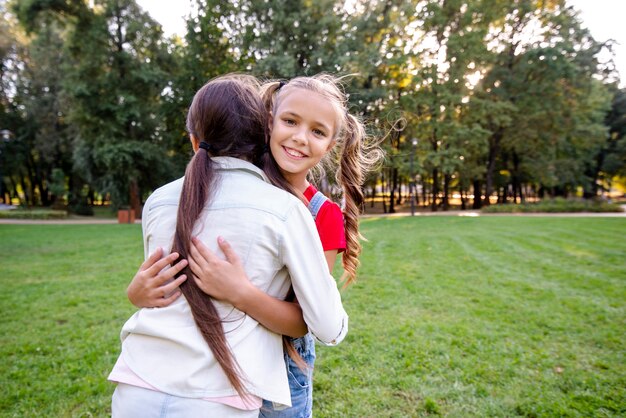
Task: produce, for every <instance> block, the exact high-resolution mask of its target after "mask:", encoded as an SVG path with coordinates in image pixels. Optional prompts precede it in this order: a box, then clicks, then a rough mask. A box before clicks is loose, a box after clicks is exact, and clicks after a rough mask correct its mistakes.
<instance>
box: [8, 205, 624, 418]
mask: <svg viewBox="0 0 626 418" xmlns="http://www.w3.org/2000/svg"><path fill="white" fill-rule="evenodd" d="M363 230H364V234H365V235H366V237H367V238H368V239H369V242H367V243H366V244H365V247H364V254H363V258H362V262H363V265H362V268H361V276H360V281H359V282H358V283H357V284H356V285H354V286H353V287H351V288H350V289H348V290H347V291H345V292H344V301H345V307H346V310H347V311H348V313H349V314H350V321H351V322H350V333H349V335H348V337H347V338H346V340H345V341H344V342H343V343H342V344H341V345H339V346H338V347H332V348H328V347H320V346H318V350H317V351H318V362H317V364H316V372H315V380H314V382H315V392H314V411H315V416H316V417H422V416H424V417H425V416H437V415H439V416H449V417H515V416H523V417H557V416H558V417H561V416H568V417H618V416H625V415H626V361H625V360H626V359H625V358H624V357H625V354H626V348H625V344H626V342H625V341H626V239H625V237H626V218H558V217H479V218H459V217H415V218H408V217H405V218H387V219H382V218H381V219H367V220H364V221H363ZM0 251H1V253H2V255H3V257H2V263H1V265H0V286H1V287H0V290H1V292H0V298H1V299H0V300H1V302H0V314H1V315H2V322H1V323H0V331H1V332H2V336H3V338H2V343H1V345H0V353H1V355H2V362H1V363H0V378H1V381H0V383H1V386H0V394H1V396H0V416H7V417H13V416H15V417H30V416H46V417H88V416H89V417H91V416H94V417H104V416H107V415H108V414H109V403H110V396H111V393H112V392H113V385H112V384H110V383H108V382H107V381H106V376H107V374H108V372H109V370H110V369H111V367H112V365H113V363H114V361H115V359H116V356H117V354H118V350H119V340H118V333H119V329H120V327H121V325H122V324H123V322H124V321H125V320H126V318H127V317H128V316H129V315H130V314H131V313H132V312H133V311H134V309H133V308H132V307H131V306H130V304H129V303H128V302H127V301H126V297H125V293H124V292H125V287H126V284H127V283H128V281H129V280H130V278H131V277H132V276H133V274H134V272H135V270H136V268H137V267H138V265H139V263H140V260H141V258H142V249H141V231H140V227H139V226H138V225H97V226H96V225H94V226H85V225H74V226H71V225H63V226H57V225H46V226H34V225H33V226H27V225H0ZM338 273H339V272H338Z"/></svg>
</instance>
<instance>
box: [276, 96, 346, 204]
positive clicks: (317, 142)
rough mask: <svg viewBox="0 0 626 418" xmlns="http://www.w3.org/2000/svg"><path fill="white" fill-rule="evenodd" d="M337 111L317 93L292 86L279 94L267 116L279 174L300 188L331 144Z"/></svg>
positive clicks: (304, 187)
mask: <svg viewBox="0 0 626 418" xmlns="http://www.w3.org/2000/svg"><path fill="white" fill-rule="evenodd" d="M336 125H337V113H336V110H335V108H334V107H333V105H332V103H331V102H330V100H328V99H327V98H325V97H324V96H322V95H321V94H319V93H316V92H313V91H310V90H306V89H302V88H293V89H289V90H287V91H285V92H284V93H283V94H282V97H281V100H280V102H279V104H278V107H277V108H276V110H275V114H274V115H271V116H270V133H271V136H270V150H271V152H272V155H273V156H274V159H275V160H276V162H277V163H278V166H279V167H280V171H281V172H282V174H283V176H284V177H285V179H287V181H289V183H291V185H292V186H294V187H295V188H296V189H298V190H300V191H302V192H303V191H304V190H305V189H306V188H307V187H308V185H309V184H308V182H307V180H306V176H307V173H308V172H309V170H310V169H311V168H313V167H314V166H315V165H316V164H317V163H319V162H320V160H321V159H322V157H324V155H326V153H327V152H328V151H330V149H331V148H332V147H333V145H334V144H335V141H334V136H335V129H336Z"/></svg>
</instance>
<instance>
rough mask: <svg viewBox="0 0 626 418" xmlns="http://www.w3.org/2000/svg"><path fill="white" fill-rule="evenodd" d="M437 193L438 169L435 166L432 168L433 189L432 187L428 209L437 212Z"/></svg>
mask: <svg viewBox="0 0 626 418" xmlns="http://www.w3.org/2000/svg"><path fill="white" fill-rule="evenodd" d="M438 194H439V170H438V169H437V168H433V189H432V195H433V200H432V202H431V203H430V210H431V211H433V212H437V195H438Z"/></svg>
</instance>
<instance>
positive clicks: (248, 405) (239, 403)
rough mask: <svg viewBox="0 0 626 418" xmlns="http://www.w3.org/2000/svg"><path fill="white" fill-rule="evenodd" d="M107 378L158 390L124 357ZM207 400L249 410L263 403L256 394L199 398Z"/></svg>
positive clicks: (118, 360)
mask: <svg viewBox="0 0 626 418" xmlns="http://www.w3.org/2000/svg"><path fill="white" fill-rule="evenodd" d="M109 380H110V381H112V382H116V383H126V384H127V385H132V386H137V387H140V388H144V389H150V390H154V391H156V392H159V390H158V389H157V388H155V387H154V386H152V385H151V384H150V383H148V382H146V381H145V380H143V379H142V378H140V377H139V376H137V375H136V374H135V373H133V371H132V370H131V369H130V368H129V367H128V366H127V365H126V363H124V358H123V357H122V356H119V357H118V359H117V362H116V363H115V367H113V371H112V372H111V374H110V375H109ZM201 399H202V400H204V401H207V402H217V403H222V404H225V405H228V406H232V407H233V408H237V409H243V410H245V411H251V410H254V409H259V408H261V406H262V405H263V400H262V399H261V398H259V397H258V396H254V395H250V398H249V399H245V398H242V397H241V396H221V397H214V398H201Z"/></svg>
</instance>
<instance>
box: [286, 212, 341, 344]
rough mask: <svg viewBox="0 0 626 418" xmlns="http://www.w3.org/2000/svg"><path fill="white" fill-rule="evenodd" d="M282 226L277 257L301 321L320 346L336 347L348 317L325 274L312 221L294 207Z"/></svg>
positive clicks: (326, 267) (330, 279)
mask: <svg viewBox="0 0 626 418" xmlns="http://www.w3.org/2000/svg"><path fill="white" fill-rule="evenodd" d="M284 227H285V228H284V231H283V234H282V235H283V237H282V243H281V244H282V245H281V255H282V258H283V262H284V264H285V266H286V267H287V269H288V270H289V275H290V276H291V283H292V286H293V289H294V292H295V294H296V297H297V298H298V302H299V303H300V307H301V308H302V314H303V317H304V321H305V322H306V324H307V326H308V327H309V331H310V332H311V333H312V334H313V335H314V336H315V338H317V340H318V341H320V342H321V343H322V344H325V345H337V344H339V343H340V342H341V341H342V340H343V339H344V337H345V336H346V334H347V333H348V315H347V314H346V311H345V310H344V309H343V305H342V303H341V295H340V294H339V290H338V289H337V283H336V282H335V279H334V278H333V276H332V275H331V274H330V272H329V271H328V264H327V262H326V259H325V258H324V252H323V250H322V244H321V242H320V239H319V235H318V233H317V230H316V229H315V224H314V223H313V219H312V218H311V215H310V214H309V213H308V211H307V210H306V208H305V207H304V205H301V204H296V205H294V207H293V208H292V210H290V211H289V213H288V215H287V217H286V219H285V223H284Z"/></svg>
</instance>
